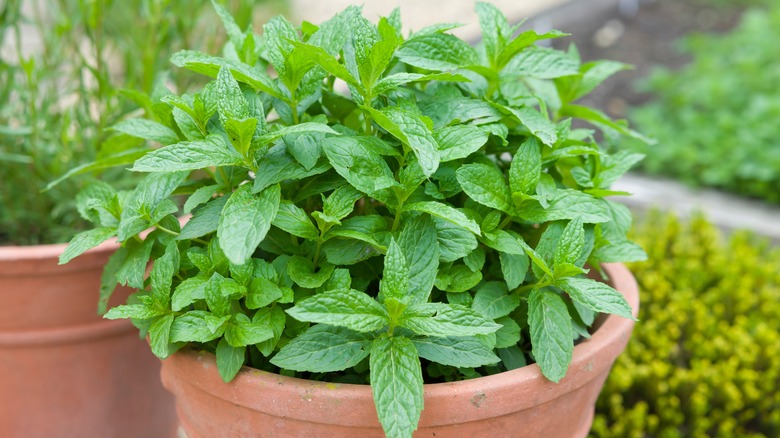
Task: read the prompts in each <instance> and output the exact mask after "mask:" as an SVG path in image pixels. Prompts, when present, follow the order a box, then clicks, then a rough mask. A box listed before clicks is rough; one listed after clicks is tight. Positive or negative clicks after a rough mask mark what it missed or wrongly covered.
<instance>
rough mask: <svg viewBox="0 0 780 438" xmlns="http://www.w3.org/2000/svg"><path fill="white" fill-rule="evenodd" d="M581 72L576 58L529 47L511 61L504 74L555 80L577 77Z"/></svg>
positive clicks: (562, 53) (513, 76)
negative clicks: (571, 76)
mask: <svg viewBox="0 0 780 438" xmlns="http://www.w3.org/2000/svg"><path fill="white" fill-rule="evenodd" d="M579 72H580V63H579V60H578V59H577V58H575V57H574V56H572V55H570V54H568V53H566V52H563V51H560V50H555V49H548V48H543V47H528V48H527V49H525V50H522V51H521V52H520V53H518V54H517V55H516V56H515V57H514V58H512V60H511V61H509V62H508V63H507V64H506V66H505V67H504V69H503V70H502V73H503V74H506V75H511V77H512V78H513V79H512V80H517V79H516V78H517V77H532V78H539V79H553V78H559V77H562V76H570V75H576V74H579Z"/></svg>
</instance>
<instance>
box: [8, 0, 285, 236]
mask: <svg viewBox="0 0 780 438" xmlns="http://www.w3.org/2000/svg"><path fill="white" fill-rule="evenodd" d="M256 3H257V2H253V1H251V0H230V1H227V2H225V5H226V6H227V7H228V9H229V10H231V12H233V13H234V15H235V16H236V18H237V22H238V24H239V25H240V26H242V27H246V26H247V25H248V23H250V22H251V21H252V17H253V13H254V14H267V15H269V16H270V15H271V14H275V13H277V12H279V9H282V8H283V4H282V3H281V2H280V1H277V0H272V1H270V2H269V1H266V2H264V7H257V5H256ZM253 11H254V12H253ZM215 23H218V20H216V19H214V13H213V10H212V8H211V5H210V2H208V1H207V0H198V1H187V2H179V1H174V0H129V1H119V0H46V1H25V2H22V1H21V0H9V1H7V2H4V3H2V4H0V47H2V48H3V51H2V55H3V56H0V102H3V104H2V106H0V175H3V181H2V190H0V193H2V198H1V199H0V244H21V245H28V244H39V243H56V242H63V241H66V240H67V239H69V238H70V237H71V236H72V235H73V234H74V232H75V231H77V230H80V229H83V227H84V226H85V225H84V223H83V221H82V219H81V218H80V216H79V215H78V213H77V212H76V210H75V198H76V193H78V191H79V190H80V189H81V187H83V186H84V184H85V183H86V182H87V181H88V180H89V179H91V178H94V176H95V175H96V172H97V171H98V170H99V169H92V170H91V171H90V172H86V173H85V174H84V175H81V176H80V177H78V178H72V179H69V180H67V181H65V182H63V183H61V184H59V185H58V186H56V187H55V188H53V189H52V190H50V191H48V192H45V193H40V192H41V190H42V189H44V188H45V187H46V185H47V184H48V183H50V182H51V181H52V180H55V179H56V178H58V177H60V176H62V175H63V174H64V173H65V172H67V171H68V170H70V169H73V168H76V167H78V166H79V165H82V164H84V163H88V162H91V161H93V160H95V159H99V158H101V157H102V156H103V155H105V154H106V153H107V152H106V151H110V152H112V153H113V152H117V151H129V150H133V149H134V148H139V147H141V146H142V144H141V142H140V141H139V140H137V139H134V138H132V137H129V136H126V135H123V134H120V133H117V132H112V131H106V130H105V128H106V127H107V126H110V125H111V124H113V123H115V122H116V121H117V120H119V119H121V118H123V117H125V116H126V115H127V114H128V113H130V112H132V111H134V110H136V109H137V108H138V107H139V106H142V107H143V106H145V105H146V104H148V102H144V101H143V99H141V98H140V97H139V96H141V93H129V92H124V91H123V90H124V89H133V90H142V91H145V92H147V93H152V95H153V96H154V95H155V93H154V92H153V91H155V90H157V93H158V94H159V92H162V89H163V86H169V87H172V88H174V89H178V90H183V89H188V88H189V87H190V85H192V84H190V83H189V82H188V81H192V80H193V75H182V74H181V72H180V71H179V72H177V73H175V74H172V75H171V76H167V74H166V71H167V70H168V67H169V63H168V58H169V57H170V55H171V54H172V53H174V52H175V51H177V50H179V49H181V48H183V47H190V48H202V49H203V50H206V51H215V50H216V48H218V47H221V45H222V42H223V41H224V31H223V30H222V29H221V28H220V27H218V26H217V25H216V24H215ZM147 106H148V105H147ZM87 170H88V169H87ZM103 178H105V179H109V180H112V181H120V183H119V185H120V186H122V184H121V180H123V179H124V180H127V179H128V178H130V176H129V173H128V172H118V171H117V172H112V171H108V173H106V174H105V175H103ZM130 183H131V182H130V181H128V184H127V185H128V186H129V185H130Z"/></svg>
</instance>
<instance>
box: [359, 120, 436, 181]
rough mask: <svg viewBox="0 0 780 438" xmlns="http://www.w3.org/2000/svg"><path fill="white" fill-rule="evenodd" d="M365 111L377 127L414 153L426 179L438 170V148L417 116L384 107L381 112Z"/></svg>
mask: <svg viewBox="0 0 780 438" xmlns="http://www.w3.org/2000/svg"><path fill="white" fill-rule="evenodd" d="M367 109H368V111H369V113H370V114H371V116H372V117H373V118H374V121H375V122H376V123H377V124H378V125H379V126H381V127H382V128H384V129H385V130H386V131H387V132H389V133H390V134H391V135H392V136H393V137H395V138H397V139H398V140H401V142H402V143H403V144H405V145H406V146H408V147H409V148H410V149H411V150H412V151H413V152H414V154H415V156H416V157H417V162H418V164H419V165H420V167H421V168H422V171H423V174H424V175H425V176H426V177H428V178H429V177H430V176H431V175H433V173H434V172H436V169H438V168H439V151H438V149H439V146H438V145H437V144H436V140H435V139H434V138H433V134H431V131H430V129H428V127H427V126H426V125H425V123H423V121H422V120H420V118H419V116H415V115H414V114H412V113H409V112H407V111H405V110H402V109H400V108H396V107H386V108H384V109H382V111H377V110H375V109H373V108H367Z"/></svg>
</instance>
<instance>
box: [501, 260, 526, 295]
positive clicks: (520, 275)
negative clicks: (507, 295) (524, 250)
mask: <svg viewBox="0 0 780 438" xmlns="http://www.w3.org/2000/svg"><path fill="white" fill-rule="evenodd" d="M498 258H499V262H500V264H501V273H502V274H504V281H506V285H507V287H508V288H509V289H510V290H512V289H516V288H517V287H518V286H520V285H521V284H522V283H523V281H524V280H525V276H526V274H527V273H528V266H529V259H528V255H526V254H509V253H505V252H499V253H498Z"/></svg>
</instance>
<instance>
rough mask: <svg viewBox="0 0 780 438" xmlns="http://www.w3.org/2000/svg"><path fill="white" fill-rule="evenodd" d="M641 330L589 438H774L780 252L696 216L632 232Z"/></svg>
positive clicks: (778, 395)
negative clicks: (641, 256)
mask: <svg viewBox="0 0 780 438" xmlns="http://www.w3.org/2000/svg"><path fill="white" fill-rule="evenodd" d="M635 234H636V237H637V241H638V243H640V244H641V245H642V246H643V247H644V248H645V249H646V251H647V253H648V257H649V260H648V261H647V262H645V263H639V264H633V265H632V266H631V269H632V271H633V272H634V274H635V275H636V277H637V280H638V281H639V284H640V293H641V295H642V304H641V307H640V314H639V323H637V325H636V327H635V328H634V333H633V335H632V338H631V341H630V342H629V344H628V348H627V350H626V351H625V352H624V353H623V355H621V356H620V357H619V358H618V360H617V362H616V364H615V367H614V368H613V370H612V372H611V374H610V376H609V378H608V380H607V383H606V385H605V387H604V390H603V392H602V393H601V396H600V398H599V400H598V404H597V415H596V419H595V421H594V425H593V431H592V434H591V435H592V436H593V437H615V438H626V437H637V438H639V437H650V436H653V437H714V436H717V437H777V436H780V392H778V390H777V387H778V382H780V362H778V360H777V358H778V357H780V269H778V266H780V248H777V247H774V248H773V247H771V246H770V245H768V244H767V243H766V242H762V241H760V240H758V239H755V238H753V237H751V236H750V235H748V234H746V233H738V234H736V235H734V236H733V237H731V238H730V239H729V240H728V241H726V240H725V239H724V237H723V236H722V234H721V233H720V232H719V231H717V229H716V228H715V227H714V226H713V225H711V224H709V223H708V222H707V221H706V220H704V219H702V218H697V219H694V220H693V221H691V222H690V223H687V224H685V223H681V222H680V221H678V220H677V219H675V218H673V217H672V216H667V217H660V216H658V215H656V216H651V217H650V218H649V219H648V220H646V221H645V223H644V225H642V226H640V227H639V228H638V229H637V230H636V233H635Z"/></svg>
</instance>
